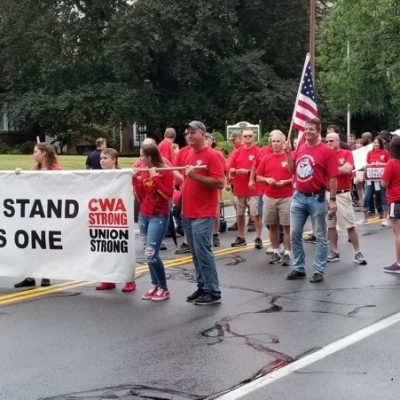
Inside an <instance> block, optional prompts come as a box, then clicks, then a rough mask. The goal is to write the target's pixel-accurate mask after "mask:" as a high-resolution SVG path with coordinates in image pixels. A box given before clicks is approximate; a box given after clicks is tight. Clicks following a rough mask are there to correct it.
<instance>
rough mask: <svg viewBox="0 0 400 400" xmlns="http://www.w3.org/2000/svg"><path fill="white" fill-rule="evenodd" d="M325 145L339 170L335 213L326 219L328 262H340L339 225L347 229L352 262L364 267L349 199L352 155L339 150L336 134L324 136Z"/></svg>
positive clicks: (352, 163) (364, 261)
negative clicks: (332, 154)
mask: <svg viewBox="0 0 400 400" xmlns="http://www.w3.org/2000/svg"><path fill="white" fill-rule="evenodd" d="M326 144H327V145H328V146H329V147H330V148H331V149H332V150H333V151H334V153H335V157H336V163H337V166H338V169H339V176H338V177H337V191H336V204H337V211H336V214H335V215H332V216H331V218H328V236H329V243H330V247H331V251H330V253H329V255H328V262H334V261H340V255H339V250H338V233H337V229H336V226H337V225H339V228H341V229H347V232H348V236H349V239H350V241H351V243H352V245H353V247H354V251H355V255H354V262H355V263H357V264H362V265H365V264H367V261H366V260H365V258H364V256H363V255H362V253H361V251H360V244H359V240H358V234H357V230H356V227H355V216H354V210H353V207H352V199H351V190H352V182H351V175H352V172H353V169H354V159H353V155H352V153H351V151H350V150H344V149H341V148H340V137H339V135H338V134H337V133H328V135H327V136H326ZM330 197H331V195H330V193H329V192H327V198H328V199H329V198H330ZM328 215H329V214H328Z"/></svg>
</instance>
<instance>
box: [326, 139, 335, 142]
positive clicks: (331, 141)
mask: <svg viewBox="0 0 400 400" xmlns="http://www.w3.org/2000/svg"><path fill="white" fill-rule="evenodd" d="M335 140H336V139H333V140H327V141H326V143H331V142H334V141H335Z"/></svg>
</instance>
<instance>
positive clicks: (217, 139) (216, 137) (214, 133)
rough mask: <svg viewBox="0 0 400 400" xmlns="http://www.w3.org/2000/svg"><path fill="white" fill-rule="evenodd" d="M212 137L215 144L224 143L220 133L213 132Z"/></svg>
mask: <svg viewBox="0 0 400 400" xmlns="http://www.w3.org/2000/svg"><path fill="white" fill-rule="evenodd" d="M212 135H213V138H214V139H215V141H216V142H217V144H218V143H221V142H225V137H224V135H223V134H222V133H221V132H213V133H212Z"/></svg>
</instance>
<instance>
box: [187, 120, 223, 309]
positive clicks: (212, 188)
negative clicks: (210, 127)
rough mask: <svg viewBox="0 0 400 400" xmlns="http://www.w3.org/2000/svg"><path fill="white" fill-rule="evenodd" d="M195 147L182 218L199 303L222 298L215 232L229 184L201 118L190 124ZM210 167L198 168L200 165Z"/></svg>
mask: <svg viewBox="0 0 400 400" xmlns="http://www.w3.org/2000/svg"><path fill="white" fill-rule="evenodd" d="M186 129H187V140H188V143H189V146H190V148H191V150H190V151H188V152H187V153H186V156H185V160H184V161H185V164H186V171H185V174H186V179H185V181H184V183H183V187H182V222H183V228H184V230H185V233H186V235H187V239H188V243H189V247H190V251H191V253H192V254H193V263H194V266H195V268H196V279H197V286H198V289H197V290H196V291H195V292H194V293H192V294H191V295H190V296H188V297H187V299H186V300H187V301H189V302H194V304H197V305H211V304H215V303H219V302H220V301H221V291H220V289H219V282H218V274H217V268H216V262H215V257H214V254H213V252H212V243H211V236H212V230H213V226H214V221H215V218H216V216H217V206H218V204H219V191H220V190H221V189H223V188H224V187H225V174H224V167H223V165H222V163H221V160H220V158H219V156H218V154H217V153H216V152H215V151H214V150H213V149H212V148H210V147H208V146H207V144H206V139H205V136H206V127H205V126H204V124H203V123H202V122H200V121H192V122H191V123H190V124H188V125H187V127H186ZM203 165H204V166H207V169H195V167H196V166H197V167H199V166H203Z"/></svg>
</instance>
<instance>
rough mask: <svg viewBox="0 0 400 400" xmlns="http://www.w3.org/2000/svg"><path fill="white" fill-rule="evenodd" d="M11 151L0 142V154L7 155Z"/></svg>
mask: <svg viewBox="0 0 400 400" xmlns="http://www.w3.org/2000/svg"><path fill="white" fill-rule="evenodd" d="M10 151H11V147H10V146H8V145H7V144H6V143H4V142H2V141H1V140H0V154H8V153H9V152H10Z"/></svg>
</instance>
